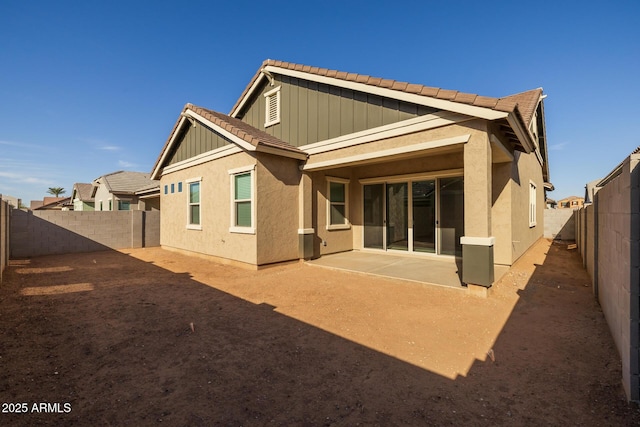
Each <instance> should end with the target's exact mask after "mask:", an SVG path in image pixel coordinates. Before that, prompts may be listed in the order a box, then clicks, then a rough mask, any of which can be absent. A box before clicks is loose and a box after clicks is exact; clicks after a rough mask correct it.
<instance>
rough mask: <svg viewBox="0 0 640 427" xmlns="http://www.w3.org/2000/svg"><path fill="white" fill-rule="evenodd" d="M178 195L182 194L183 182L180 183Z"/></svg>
mask: <svg viewBox="0 0 640 427" xmlns="http://www.w3.org/2000/svg"><path fill="white" fill-rule="evenodd" d="M178 193H182V182H179V183H178Z"/></svg>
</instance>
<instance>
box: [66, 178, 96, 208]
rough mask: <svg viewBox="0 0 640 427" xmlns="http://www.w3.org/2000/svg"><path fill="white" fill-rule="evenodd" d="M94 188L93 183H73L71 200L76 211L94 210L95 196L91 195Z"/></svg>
mask: <svg viewBox="0 0 640 427" xmlns="http://www.w3.org/2000/svg"><path fill="white" fill-rule="evenodd" d="M92 190H93V185H92V184H84V183H80V182H77V183H75V184H73V191H72V192H71V201H72V202H73V210H74V211H92V210H94V209H95V206H94V202H93V197H91V193H92Z"/></svg>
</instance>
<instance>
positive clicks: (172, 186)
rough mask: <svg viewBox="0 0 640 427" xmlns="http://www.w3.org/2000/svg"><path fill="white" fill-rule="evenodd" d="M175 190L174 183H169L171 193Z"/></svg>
mask: <svg viewBox="0 0 640 427" xmlns="http://www.w3.org/2000/svg"><path fill="white" fill-rule="evenodd" d="M175 192H176V185H175V184H174V183H173V182H172V183H171V194H173V193H175Z"/></svg>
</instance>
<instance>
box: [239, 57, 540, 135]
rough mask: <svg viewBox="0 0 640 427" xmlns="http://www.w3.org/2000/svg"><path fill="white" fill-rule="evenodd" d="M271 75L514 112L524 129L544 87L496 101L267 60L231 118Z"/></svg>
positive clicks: (441, 104) (441, 105)
mask: <svg viewBox="0 0 640 427" xmlns="http://www.w3.org/2000/svg"><path fill="white" fill-rule="evenodd" d="M287 71H288V72H287ZM271 72H279V73H283V74H289V75H292V76H298V77H301V78H304V75H305V74H306V76H307V78H309V77H310V76H318V77H326V78H330V79H333V80H334V81H343V82H350V83H355V84H358V85H359V86H360V90H363V91H365V92H367V91H368V90H367V88H369V89H385V90H386V91H385V92H387V95H393V92H396V93H397V94H408V95H417V96H419V97H421V98H423V99H424V100H425V101H426V100H427V99H431V100H433V101H432V103H431V105H429V106H432V107H437V108H442V109H445V110H449V109H451V110H452V111H456V110H460V108H455V106H456V104H457V105H458V106H468V107H475V108H471V109H469V108H466V109H465V108H463V109H462V111H457V112H461V113H464V114H469V115H472V116H473V115H476V114H481V111H480V110H482V109H484V110H487V111H486V112H485V113H488V112H489V111H494V112H498V113H511V114H514V115H515V116H516V117H517V118H518V119H520V120H521V121H522V124H524V125H525V128H527V127H528V126H529V124H530V122H531V118H532V117H533V113H534V112H535V109H536V107H537V105H538V103H539V102H540V96H541V95H542V88H538V89H533V90H530V91H527V92H522V93H519V94H515V95H510V96H506V97H502V98H493V97H487V96H480V95H476V94H472V93H464V92H459V91H456V90H448V89H441V88H437V87H430V86H424V85H421V84H412V83H407V82H399V81H396V80H390V79H383V78H380V77H371V76H368V75H364V74H356V73H347V72H344V71H337V70H329V69H327V68H320V67H311V66H308V65H301V64H294V63H290V62H284V61H276V60H273V59H267V60H266V61H264V62H263V63H262V65H261V67H260V68H259V69H258V71H257V72H256V74H255V75H254V76H253V78H252V79H251V81H250V82H249V84H248V85H247V87H246V88H245V89H244V91H243V92H242V95H240V98H238V100H237V101H236V103H235V105H234V106H233V108H232V109H231V112H230V115H231V116H232V117H236V116H237V115H238V114H239V113H240V112H241V110H242V107H243V106H244V104H245V103H246V101H247V100H248V98H249V97H250V96H251V94H252V93H253V91H254V90H255V88H256V87H257V85H258V83H259V81H260V80H261V79H262V78H263V77H265V76H266V77H267V78H269V75H270V73H271ZM438 101H440V102H438ZM425 105H428V104H425ZM474 113H475V114H474ZM479 117H483V118H487V119H497V118H500V115H495V114H494V115H491V114H484V115H481V116H479Z"/></svg>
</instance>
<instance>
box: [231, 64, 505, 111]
mask: <svg viewBox="0 0 640 427" xmlns="http://www.w3.org/2000/svg"><path fill="white" fill-rule="evenodd" d="M263 70H264V71H267V72H269V73H272V74H280V75H284V76H289V77H295V78H298V79H303V80H310V81H314V82H318V83H323V84H327V85H330V86H336V87H342V88H345V89H351V90H356V91H358V92H364V93H370V94H373V95H378V96H383V97H386V98H392V99H397V100H400V101H405V102H411V103H413V104H419V105H425V106H427V107H432V108H437V109H442V110H448V111H454V112H456V113H462V114H466V115H469V116H473V117H479V118H483V119H487V120H496V119H503V118H506V117H507V116H509V113H506V112H503V111H496V110H493V109H491V108H485V107H476V106H473V105H467V104H461V103H459V102H453V101H447V100H444V99H438V98H431V97H428V96H423V95H417V94H413V93H407V92H401V91H397V90H393V89H388V88H383V87H379V86H372V85H368V84H364V83H358V82H354V81H348V80H342V79H336V78H333V77H326V76H320V75H317V74H312V73H305V72H303V71H296V70H289V69H286V68H280V67H276V66H273V65H267V66H266V67H264V68H263ZM258 80H259V79H258ZM254 90H255V86H252V87H251V89H250V90H249V92H247V94H246V95H245V99H248V98H249V97H250V96H251V94H252V92H253V91H254ZM245 99H243V102H242V103H241V104H240V105H238V107H236V109H235V110H234V111H233V112H232V113H231V117H236V115H237V114H238V113H239V112H240V110H241V107H242V105H243V104H244V102H245Z"/></svg>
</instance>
